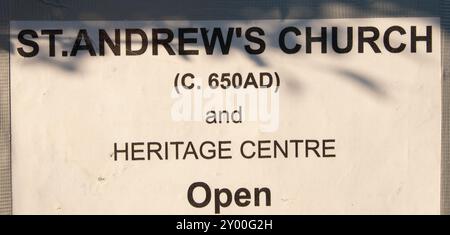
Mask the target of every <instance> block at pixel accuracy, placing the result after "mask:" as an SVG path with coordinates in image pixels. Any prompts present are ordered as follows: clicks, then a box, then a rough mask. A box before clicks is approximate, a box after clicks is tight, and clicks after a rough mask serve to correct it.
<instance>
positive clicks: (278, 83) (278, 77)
mask: <svg viewBox="0 0 450 235" xmlns="http://www.w3.org/2000/svg"><path fill="white" fill-rule="evenodd" d="M275 77H276V78H277V88H276V89H275V93H277V92H278V89H279V88H280V76H278V73H277V72H275Z"/></svg>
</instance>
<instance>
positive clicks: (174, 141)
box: [10, 18, 441, 214]
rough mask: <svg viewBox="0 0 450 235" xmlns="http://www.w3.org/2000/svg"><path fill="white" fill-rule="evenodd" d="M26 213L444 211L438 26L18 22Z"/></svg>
mask: <svg viewBox="0 0 450 235" xmlns="http://www.w3.org/2000/svg"><path fill="white" fill-rule="evenodd" d="M11 41H12V45H11V60H10V63H11V65H10V66H11V68H10V69H11V77H10V79H11V120H12V123H11V125H12V130H11V131H12V171H13V182H12V183H13V210H14V213H16V214H30V213H44V214H59V213H61V214H102V213H107V214H117V213H126V214H128V213H130V214H185V213H186V214H266V213H267V214H329V213H331V214H355V213H356V214H378V213H383V214H384V213H388V214H404V213H405V214H406V213H407V214H416V213H420V214H438V213H439V207H440V161H441V158H440V151H441V148H440V143H441V134H440V130H441V124H440V118H441V54H440V52H441V49H440V27H439V19H437V18H371V19H327V20H255V21H243V20H238V21H142V22H139V21H109V22H102V21H71V22H46V21H14V22H11Z"/></svg>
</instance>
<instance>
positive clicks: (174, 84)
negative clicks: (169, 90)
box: [173, 73, 180, 94]
mask: <svg viewBox="0 0 450 235" xmlns="http://www.w3.org/2000/svg"><path fill="white" fill-rule="evenodd" d="M179 76H180V73H177V75H176V76H175V80H174V81H173V86H174V87H175V91H176V92H177V94H180V91H179V90H178V77H179Z"/></svg>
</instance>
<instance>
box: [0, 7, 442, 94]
mask: <svg viewBox="0 0 450 235" xmlns="http://www.w3.org/2000/svg"><path fill="white" fill-rule="evenodd" d="M5 4H7V6H6V7H7V9H9V16H10V19H11V20H49V21H59V20H66V21H70V20H80V19H83V20H105V21H110V20H117V21H123V20H133V21H145V20H183V21H195V20H258V19H305V20H308V19H325V18H366V17H439V16H440V14H441V13H440V8H441V5H440V4H441V1H439V0H430V1H419V0H413V1H412V0H385V1H376V0H360V1H354V0H340V1H331V0H315V1H309V0H303V1H302V0H296V1H294V0H280V1H273V2H271V1H269V2H267V1H243V0H226V1H224V0H216V1H208V0H193V1H174V0H154V1H145V0H136V1H119V0H113V1H107V0H98V1H95V3H93V2H92V1H89V0H80V1H69V0H34V1H26V0H15V1H4V2H3V3H2V7H4V5H5ZM13 5H14V6H15V7H13ZM21 5H23V6H25V5H27V7H26V9H33V10H32V11H30V10H23V8H20V7H17V6H21ZM5 9H6V8H5ZM165 9H167V10H165ZM442 17H444V18H445V17H447V18H448V17H449V16H445V15H444V16H442ZM307 22H308V21H305V23H307ZM81 23H82V22H81ZM223 23H224V25H223V26H224V27H226V26H227V25H226V21H224V22H223ZM85 26H86V27H88V25H85ZM80 27H83V26H80ZM442 33H443V34H445V35H448V29H447V28H443V29H442ZM1 36H2V37H3V39H2V41H3V42H4V41H9V36H8V35H1ZM4 37H6V38H8V39H6V40H5V39H4ZM328 43H330V42H328ZM69 44H70V43H69ZM62 46H63V47H65V46H69V47H70V45H62ZM266 46H267V48H266V50H269V49H270V48H277V49H278V44H277V41H275V40H273V41H270V42H267V43H266ZM8 47H10V48H12V45H11V43H9V44H8V43H1V48H0V50H6V51H8V50H9V48H8ZM239 49H241V48H239ZM12 53H14V51H13V52H12ZM405 56H406V55H405ZM41 58H42V61H41V62H43V63H49V64H51V65H54V66H57V67H59V68H62V69H64V70H67V71H70V72H77V70H78V69H79V64H77V63H76V62H74V61H70V62H64V61H55V60H53V59H49V58H48V57H41ZM181 58H183V59H185V60H189V58H190V57H189V56H182V57H181ZM247 58H248V59H249V60H251V61H253V62H254V63H255V64H256V65H258V66H259V67H266V66H268V61H266V60H264V59H263V58H262V57H260V56H254V55H248V56H247ZM340 74H341V75H344V76H346V77H347V78H348V81H349V82H352V83H356V84H358V85H359V87H360V88H361V89H365V90H367V91H369V92H370V93H373V94H376V97H386V95H387V92H386V91H384V90H383V89H382V85H381V84H379V83H378V82H377V80H376V79H375V78H370V77H367V76H366V75H364V74H361V73H358V72H356V71H351V70H349V71H340ZM285 79H287V80H288V81H286V82H287V83H288V84H289V88H290V89H289V90H290V91H292V92H293V93H298V91H299V90H300V87H303V86H302V84H301V83H302V81H301V79H299V78H298V77H297V76H286V77H285Z"/></svg>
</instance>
